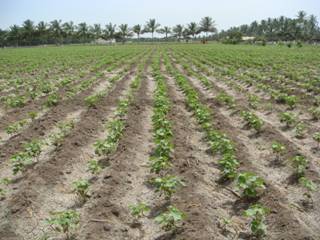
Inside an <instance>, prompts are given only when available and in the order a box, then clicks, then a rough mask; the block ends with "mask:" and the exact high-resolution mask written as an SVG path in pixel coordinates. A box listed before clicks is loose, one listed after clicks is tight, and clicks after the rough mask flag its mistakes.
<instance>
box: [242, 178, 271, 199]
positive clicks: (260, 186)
mask: <svg viewBox="0 0 320 240" xmlns="http://www.w3.org/2000/svg"><path fill="white" fill-rule="evenodd" d="M237 188H238V189H241V190H242V194H243V196H244V197H247V198H255V197H257V195H258V191H259V190H264V189H265V188H266V187H265V183H264V180H263V179H262V178H261V177H259V176H257V175H255V174H254V173H250V172H244V173H240V174H239V175H238V178H237Z"/></svg>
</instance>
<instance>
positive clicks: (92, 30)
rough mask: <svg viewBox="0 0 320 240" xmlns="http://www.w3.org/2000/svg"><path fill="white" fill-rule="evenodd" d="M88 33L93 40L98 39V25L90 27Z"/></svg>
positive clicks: (99, 28)
mask: <svg viewBox="0 0 320 240" xmlns="http://www.w3.org/2000/svg"><path fill="white" fill-rule="evenodd" d="M90 33H91V34H92V35H93V37H94V39H99V38H100V37H101V35H102V29H101V25H100V24H93V26H92V27H90Z"/></svg>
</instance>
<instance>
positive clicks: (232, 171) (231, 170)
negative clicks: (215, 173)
mask: <svg viewBox="0 0 320 240" xmlns="http://www.w3.org/2000/svg"><path fill="white" fill-rule="evenodd" d="M219 166H220V168H221V172H222V177H224V178H227V179H234V178H235V177H236V176H237V169H238V167H239V162H238V160H237V159H236V157H235V156H234V154H233V153H232V152H231V153H226V154H224V155H223V156H222V158H221V159H220V160H219Z"/></svg>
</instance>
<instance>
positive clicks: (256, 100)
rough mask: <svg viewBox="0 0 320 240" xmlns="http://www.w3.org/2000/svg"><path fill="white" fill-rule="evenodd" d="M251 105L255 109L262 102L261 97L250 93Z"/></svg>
mask: <svg viewBox="0 0 320 240" xmlns="http://www.w3.org/2000/svg"><path fill="white" fill-rule="evenodd" d="M248 102H249V106H250V107H251V108H253V109H257V108H258V105H259V103H260V99H259V97H258V96H256V95H252V94H249V96H248Z"/></svg>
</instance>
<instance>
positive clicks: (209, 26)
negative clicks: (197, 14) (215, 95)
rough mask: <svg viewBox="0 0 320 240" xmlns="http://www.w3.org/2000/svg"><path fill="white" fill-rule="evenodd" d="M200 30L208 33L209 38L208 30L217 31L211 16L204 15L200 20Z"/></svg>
mask: <svg viewBox="0 0 320 240" xmlns="http://www.w3.org/2000/svg"><path fill="white" fill-rule="evenodd" d="M200 31H201V32H205V33H206V39H207V38H208V32H212V33H213V32H216V31H217V29H216V27H215V22H214V21H213V20H212V18H211V17H204V18H202V19H201V21H200Z"/></svg>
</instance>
